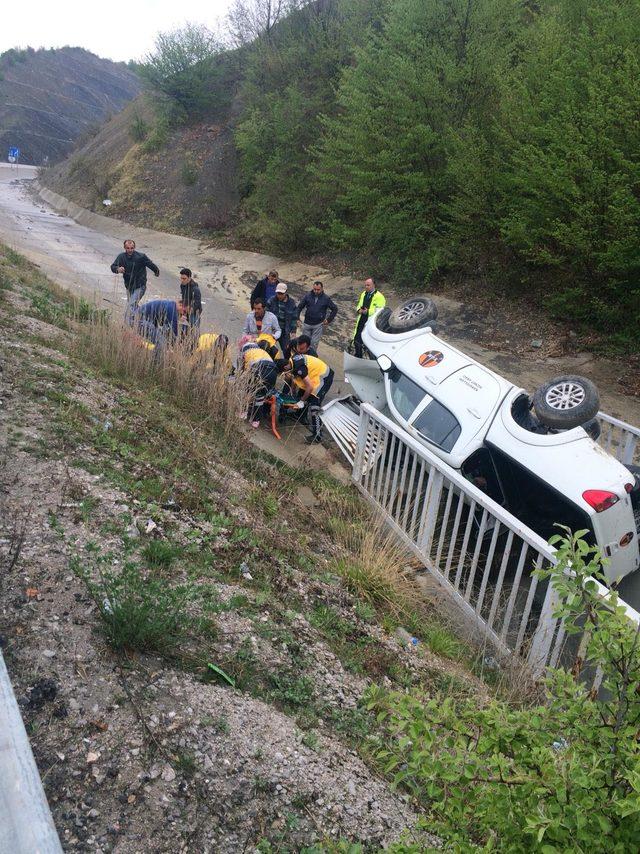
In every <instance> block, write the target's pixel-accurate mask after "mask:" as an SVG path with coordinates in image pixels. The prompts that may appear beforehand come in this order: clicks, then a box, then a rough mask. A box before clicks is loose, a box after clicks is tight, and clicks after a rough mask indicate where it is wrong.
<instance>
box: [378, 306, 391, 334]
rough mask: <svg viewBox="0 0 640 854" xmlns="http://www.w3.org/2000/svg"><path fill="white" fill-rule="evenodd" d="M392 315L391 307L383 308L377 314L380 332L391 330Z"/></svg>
mask: <svg viewBox="0 0 640 854" xmlns="http://www.w3.org/2000/svg"><path fill="white" fill-rule="evenodd" d="M390 315H391V309H390V308H381V309H380V311H379V312H378V313H377V314H376V326H377V328H378V329H379V330H380V332H388V331H389V317H390Z"/></svg>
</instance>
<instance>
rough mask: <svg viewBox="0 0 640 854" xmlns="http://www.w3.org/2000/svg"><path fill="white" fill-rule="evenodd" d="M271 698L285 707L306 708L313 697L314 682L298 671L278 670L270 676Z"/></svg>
mask: <svg viewBox="0 0 640 854" xmlns="http://www.w3.org/2000/svg"><path fill="white" fill-rule="evenodd" d="M268 681H269V684H270V687H271V690H270V695H271V697H272V698H273V699H274V700H276V701H279V702H281V703H283V704H284V705H285V706H290V707H294V708H295V707H298V706H306V705H307V704H308V703H309V702H310V701H311V699H312V697H313V681H312V680H311V679H310V678H309V677H308V676H300V675H299V673H298V672H297V671H293V670H278V671H276V672H275V673H271V674H269V680H268Z"/></svg>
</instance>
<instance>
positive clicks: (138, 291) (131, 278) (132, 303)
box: [111, 240, 160, 320]
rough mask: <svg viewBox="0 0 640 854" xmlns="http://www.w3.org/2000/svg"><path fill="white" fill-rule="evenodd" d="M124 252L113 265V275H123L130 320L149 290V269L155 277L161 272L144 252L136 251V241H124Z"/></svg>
mask: <svg viewBox="0 0 640 854" xmlns="http://www.w3.org/2000/svg"><path fill="white" fill-rule="evenodd" d="M123 245H124V252H121V253H120V254H119V255H118V257H117V258H116V260H115V261H114V262H113V264H112V265H111V272H112V273H121V274H122V276H123V278H124V286H125V289H126V291H127V308H126V313H125V317H126V318H127V320H130V318H131V316H132V312H133V310H134V309H135V308H137V307H138V303H139V302H140V300H141V299H142V297H143V296H144V293H145V291H146V290H147V268H148V269H149V270H151V272H152V273H153V275H154V276H159V275H160V270H159V269H158V268H157V267H156V265H155V264H154V263H153V261H152V260H151V259H150V258H148V257H147V256H146V255H145V254H144V252H137V251H136V242H135V240H125V241H124V244H123Z"/></svg>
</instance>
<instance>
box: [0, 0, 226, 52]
mask: <svg viewBox="0 0 640 854" xmlns="http://www.w3.org/2000/svg"><path fill="white" fill-rule="evenodd" d="M230 3H231V0H103V2H93V3H90V2H89V3H88V2H87V0H58V2H56V0H33V2H31V3H25V5H24V6H22V5H21V3H20V2H17V3H7V4H6V5H5V10H4V12H3V13H2V20H1V23H0V53H2V52H3V51H5V50H7V49H8V48H10V47H27V46H29V47H35V48H38V47H63V46H64V45H71V46H72V47H84V48H86V49H87V50H90V51H92V52H93V53H96V54H98V56H102V57H107V58H108V59H115V60H127V59H140V57H142V56H143V55H144V54H146V53H148V52H149V51H150V50H151V49H152V48H153V42H154V39H155V36H156V34H157V33H159V32H166V31H167V30H172V29H175V28H176V27H180V26H182V25H183V24H184V23H185V22H186V21H191V22H193V23H199V24H206V25H207V26H208V27H211V28H214V27H215V24H216V21H217V19H219V18H222V17H223V16H224V14H225V12H226V11H227V8H228V7H229V5H230Z"/></svg>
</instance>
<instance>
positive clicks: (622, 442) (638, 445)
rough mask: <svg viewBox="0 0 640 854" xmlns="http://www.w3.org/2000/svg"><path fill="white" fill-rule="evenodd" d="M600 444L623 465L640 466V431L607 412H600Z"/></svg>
mask: <svg viewBox="0 0 640 854" xmlns="http://www.w3.org/2000/svg"><path fill="white" fill-rule="evenodd" d="M597 418H598V421H599V422H600V437H599V438H598V444H599V445H600V446H601V447H603V448H604V449H605V451H607V452H608V453H610V454H612V455H613V456H614V457H615V458H616V459H617V460H620V462H621V463H622V464H623V465H627V466H628V465H636V466H638V465H640V429H639V428H638V427H634V426H633V424H627V422H626V421H620V419H619V418H614V417H613V415H607V413H606V412H598V415H597Z"/></svg>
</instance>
